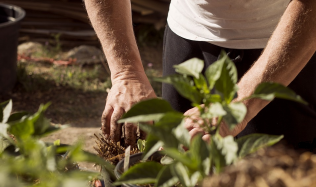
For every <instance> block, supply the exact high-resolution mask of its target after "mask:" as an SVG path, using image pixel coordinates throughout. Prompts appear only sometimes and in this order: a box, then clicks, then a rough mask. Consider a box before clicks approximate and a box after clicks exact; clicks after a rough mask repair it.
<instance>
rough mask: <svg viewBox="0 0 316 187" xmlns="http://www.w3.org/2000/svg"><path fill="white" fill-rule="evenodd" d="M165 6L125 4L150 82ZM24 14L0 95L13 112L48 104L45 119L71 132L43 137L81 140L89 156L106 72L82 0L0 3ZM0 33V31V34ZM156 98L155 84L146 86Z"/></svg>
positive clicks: (143, 0)
mask: <svg viewBox="0 0 316 187" xmlns="http://www.w3.org/2000/svg"><path fill="white" fill-rule="evenodd" d="M169 2H170V0H131V3H132V15H133V25H134V32H135V37H136V39H137V43H138V46H139V49H140V53H141V57H142V62H143V66H144V68H145V71H146V74H147V76H148V77H149V79H150V80H151V79H152V78H153V77H159V76H161V74H162V64H161V63H162V40H163V31H164V27H165V24H166V17H167V12H168V8H169ZM1 3H4V4H11V5H16V6H19V7H21V8H22V9H24V10H25V12H26V16H25V18H24V19H23V20H22V22H21V27H20V30H19V37H18V56H17V81H16V84H15V85H14V87H13V89H12V90H11V91H9V92H6V93H1V94H0V102H3V101H6V100H8V99H12V100H13V108H14V111H27V112H35V111H37V109H38V107H39V105H40V104H41V103H47V102H51V103H52V105H51V106H50V107H49V109H48V112H47V117H48V118H50V119H51V121H52V123H53V124H56V125H58V124H69V125H71V128H69V129H65V130H63V131H61V132H58V133H57V134H53V135H51V136H49V137H47V138H46V139H45V140H46V141H54V140H56V139H60V140H61V142H62V143H66V144H71V143H73V142H74V141H76V140H77V138H78V137H83V138H85V139H86V146H85V149H86V150H88V151H91V152H93V148H92V145H94V138H93V134H94V133H99V132H100V131H99V129H100V118H101V114H102V112H103V109H104V105H105V99H106V96H107V92H108V91H109V89H110V88H111V81H110V71H109V68H108V65H107V61H106V58H105V56H104V54H103V52H102V50H101V46H100V43H99V41H98V38H97V36H96V34H95V32H94V30H93V28H92V27H91V25H90V21H89V19H88V16H87V13H86V10H85V8H84V4H83V2H82V0H45V1H43V0H2V1H1ZM0 30H1V28H0ZM151 83H152V85H153V87H154V89H155V91H156V94H157V95H158V96H161V84H160V83H156V82H153V81H151Z"/></svg>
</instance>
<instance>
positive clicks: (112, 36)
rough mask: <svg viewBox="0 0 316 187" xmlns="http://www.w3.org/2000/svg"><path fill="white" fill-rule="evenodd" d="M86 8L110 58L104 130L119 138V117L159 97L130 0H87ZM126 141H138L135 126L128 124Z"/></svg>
mask: <svg viewBox="0 0 316 187" xmlns="http://www.w3.org/2000/svg"><path fill="white" fill-rule="evenodd" d="M85 5H86V9H87V12H88V15H89V18H90V20H91V23H92V26H93V27H94V29H95V31H96V33H97V35H98V38H99V39H100V41H101V44H102V47H103V51H104V53H105V55H106V57H107V60H108V63H109V66H110V70H111V80H112V88H111V91H110V93H109V94H108V97H107V102H106V106H105V109H104V112H103V114H102V129H103V132H104V133H105V134H108V135H110V137H111V139H113V140H114V141H118V140H119V139H120V137H121V126H120V125H119V124H117V123H116V122H117V120H118V119H120V118H121V116H122V115H123V114H124V113H125V112H127V111H128V110H129V109H130V108H131V106H132V105H133V104H135V103H137V102H139V101H140V100H144V99H147V98H151V97H156V95H155V93H154V91H153V89H152V87H151V85H150V83H149V81H148V79H147V77H146V75H145V72H144V68H143V66H142V62H141V59H140V55H139V51H138V48H137V45H136V41H135V37H134V33H133V27H132V18H131V17H132V16H131V3H130V0H118V1H113V0H85ZM125 137H126V139H125V141H126V143H127V144H134V143H136V128H135V126H133V125H132V124H125Z"/></svg>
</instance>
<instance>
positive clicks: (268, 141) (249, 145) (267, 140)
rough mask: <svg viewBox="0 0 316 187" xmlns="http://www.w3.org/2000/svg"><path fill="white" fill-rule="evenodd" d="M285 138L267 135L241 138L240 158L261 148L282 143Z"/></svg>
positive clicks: (239, 142)
mask: <svg viewBox="0 0 316 187" xmlns="http://www.w3.org/2000/svg"><path fill="white" fill-rule="evenodd" d="M282 138H283V136H276V135H267V134H250V135H247V136H244V137H241V138H239V139H238V140H237V141H236V142H237V144H238V148H239V149H238V153H237V155H238V157H240V158H242V157H244V156H246V155H247V154H249V153H253V152H255V151H257V150H258V149H259V148H261V147H265V146H270V145H273V144H275V143H277V142H278V141H280V140H281V139H282Z"/></svg>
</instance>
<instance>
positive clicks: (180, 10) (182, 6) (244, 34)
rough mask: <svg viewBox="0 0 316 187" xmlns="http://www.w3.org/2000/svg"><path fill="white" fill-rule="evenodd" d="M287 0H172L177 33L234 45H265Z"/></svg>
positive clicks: (171, 20)
mask: <svg viewBox="0 0 316 187" xmlns="http://www.w3.org/2000/svg"><path fill="white" fill-rule="evenodd" d="M289 2H290V0H172V1H171V4H170V9H169V15H168V25H169V27H170V29H171V30H172V31H173V32H174V33H176V34H177V35H179V36H181V37H183V38H186V39H189V40H194V41H207V42H210V43H212V44H215V45H218V46H221V47H226V48H234V49H256V48H264V47H265V46H266V44H267V42H268V40H269V38H270V36H271V34H272V32H273V31H274V29H275V28H276V26H277V24H278V22H279V20H280V18H281V16H282V15H283V13H284V11H285V9H286V7H287V6H288V4H289Z"/></svg>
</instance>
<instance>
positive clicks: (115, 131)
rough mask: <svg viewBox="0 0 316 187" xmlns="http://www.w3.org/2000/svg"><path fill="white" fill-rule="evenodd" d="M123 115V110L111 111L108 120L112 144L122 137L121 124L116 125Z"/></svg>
mask: <svg viewBox="0 0 316 187" xmlns="http://www.w3.org/2000/svg"><path fill="white" fill-rule="evenodd" d="M123 114H124V110H123V109H121V108H120V109H117V110H115V109H114V111H113V114H112V116H111V120H110V138H111V139H112V140H113V141H114V142H118V141H119V140H120V138H121V135H122V124H119V123H117V121H118V120H119V119H120V118H121V117H122V115H123Z"/></svg>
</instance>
